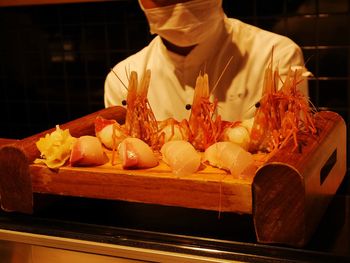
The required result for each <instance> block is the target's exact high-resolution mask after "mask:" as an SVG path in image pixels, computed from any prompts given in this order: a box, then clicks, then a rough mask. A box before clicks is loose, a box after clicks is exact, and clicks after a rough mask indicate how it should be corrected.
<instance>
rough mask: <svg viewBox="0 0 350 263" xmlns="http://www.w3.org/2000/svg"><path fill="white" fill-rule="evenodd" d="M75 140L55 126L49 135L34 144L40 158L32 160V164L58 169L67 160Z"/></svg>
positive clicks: (65, 131) (66, 131) (68, 133)
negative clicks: (41, 164) (42, 164)
mask: <svg viewBox="0 0 350 263" xmlns="http://www.w3.org/2000/svg"><path fill="white" fill-rule="evenodd" d="M76 140H77V139H76V138H74V137H72V136H71V135H70V132H69V130H68V129H66V130H61V129H60V127H59V125H56V130H55V131H53V132H52V133H51V134H46V135H45V137H43V138H40V139H39V141H37V142H36V146H37V147H38V149H39V151H40V158H37V159H35V160H34V163H44V164H46V165H47V166H48V167H49V168H58V167H60V166H62V165H64V163H65V162H66V161H67V160H68V158H69V157H70V153H71V150H72V146H73V144H74V142H75V141H76Z"/></svg>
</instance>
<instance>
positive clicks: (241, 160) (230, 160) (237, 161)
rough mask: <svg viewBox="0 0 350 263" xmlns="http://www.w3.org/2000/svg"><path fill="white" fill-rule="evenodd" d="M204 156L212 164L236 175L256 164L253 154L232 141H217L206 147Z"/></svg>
mask: <svg viewBox="0 0 350 263" xmlns="http://www.w3.org/2000/svg"><path fill="white" fill-rule="evenodd" d="M204 158H205V160H206V161H208V162H209V164H210V165H212V166H215V167H218V168H220V169H224V170H228V171H230V173H231V174H232V175H233V176H235V177H241V175H242V172H243V171H244V170H245V169H247V168H248V167H249V166H251V165H253V164H254V159H253V155H252V154H251V153H250V152H248V151H246V150H245V149H243V148H242V147H241V146H239V145H237V144H234V143H232V142H217V143H215V144H213V145H211V146H210V147H208V148H207V149H206V151H205V152H204Z"/></svg>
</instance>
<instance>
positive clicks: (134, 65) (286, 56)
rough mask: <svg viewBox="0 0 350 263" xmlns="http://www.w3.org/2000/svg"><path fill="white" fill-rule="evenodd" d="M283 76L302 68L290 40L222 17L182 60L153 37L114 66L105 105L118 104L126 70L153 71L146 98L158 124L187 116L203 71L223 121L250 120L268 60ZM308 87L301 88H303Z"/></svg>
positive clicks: (297, 52)
mask: <svg viewBox="0 0 350 263" xmlns="http://www.w3.org/2000/svg"><path fill="white" fill-rule="evenodd" d="M272 49H274V56H273V59H274V65H278V69H279V72H280V74H281V75H282V76H283V75H285V74H286V72H287V71H288V69H289V67H291V66H295V65H300V66H303V63H304V62H303V56H302V53H301V51H300V49H299V47H298V46H297V45H296V44H295V43H294V42H292V41H291V40H290V39H288V38H286V37H283V36H280V35H277V34H274V33H271V32H267V31H264V30H261V29H259V28H257V27H254V26H251V25H247V24H245V23H242V22H241V21H239V20H236V19H228V18H226V19H225V21H224V25H223V26H221V27H220V28H218V30H217V31H215V33H214V35H212V36H210V38H209V39H208V40H207V41H206V42H205V43H203V44H200V45H198V46H197V47H195V48H194V49H193V50H192V51H191V53H190V54H189V55H187V56H186V57H183V56H179V55H176V54H174V53H171V52H169V51H167V50H166V47H165V46H164V44H163V43H162V40H161V39H160V38H159V37H158V36H157V37H155V38H154V39H153V40H152V41H151V43H150V44H149V45H148V46H147V47H145V48H144V49H143V50H141V51H140V52H138V53H136V54H134V55H133V56H131V57H129V58H127V59H126V60H124V61H122V62H120V63H119V64H117V65H116V66H115V67H114V69H113V71H114V73H110V74H109V75H108V76H107V79H106V83H105V104H106V106H111V105H122V101H123V100H125V99H126V94H127V90H126V89H125V87H124V86H123V85H122V84H121V82H120V80H118V78H117V77H116V76H115V74H117V75H118V77H119V78H120V79H121V80H122V82H123V83H124V84H125V85H127V84H128V75H129V74H130V71H136V72H137V73H138V75H139V76H140V78H141V77H142V75H143V73H144V72H145V70H146V69H150V70H151V81H150V86H149V91H148V99H149V102H150V105H151V107H152V110H153V112H154V113H155V116H156V118H157V119H158V120H163V119H166V118H169V117H173V118H175V119H177V120H182V119H184V118H188V117H189V114H190V110H188V109H187V108H186V105H191V104H192V99H193V93H194V86H195V82H196V78H197V77H198V75H199V74H203V73H207V74H208V76H209V87H210V89H211V90H212V89H214V91H213V92H212V94H211V95H212V97H215V98H216V99H218V113H219V114H220V115H221V116H222V118H223V119H224V120H229V121H234V120H242V119H246V118H250V117H252V116H253V114H254V111H255V104H256V102H258V101H259V100H260V98H261V91H262V87H263V80H264V72H265V69H266V67H267V66H268V65H269V63H270V61H271V54H272ZM301 88H302V89H306V88H307V87H306V86H305V85H304V86H303V87H301Z"/></svg>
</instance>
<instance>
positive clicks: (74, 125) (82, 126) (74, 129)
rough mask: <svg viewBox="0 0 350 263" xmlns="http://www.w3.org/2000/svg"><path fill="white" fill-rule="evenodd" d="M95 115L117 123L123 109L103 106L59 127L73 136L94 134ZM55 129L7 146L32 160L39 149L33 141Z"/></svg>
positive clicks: (123, 113)
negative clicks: (21, 152)
mask: <svg viewBox="0 0 350 263" xmlns="http://www.w3.org/2000/svg"><path fill="white" fill-rule="evenodd" d="M97 116H101V117H103V118H105V119H114V120H116V121H117V122H119V123H124V119H125V109H124V108H123V107H120V106H114V107H109V108H105V109H102V110H99V111H96V112H93V113H91V114H88V115H86V116H83V117H81V118H78V119H75V120H72V121H70V122H67V123H64V124H60V128H61V129H63V130H64V129H69V131H70V134H71V135H72V136H74V137H80V136H82V135H94V134H95V126H94V121H95V119H96V117H97ZM55 129H56V128H55V127H53V128H51V129H49V130H46V131H43V132H40V133H37V134H35V135H32V136H29V137H27V138H24V139H22V140H18V141H16V142H15V143H14V144H12V145H11V146H9V147H16V148H18V149H20V150H21V151H23V152H24V153H25V155H26V156H27V158H28V160H29V162H33V161H34V160H35V158H37V157H38V156H39V151H38V149H37V147H36V144H35V143H36V142H37V141H38V140H39V139H40V138H41V137H44V136H45V135H46V134H48V133H51V132H53V131H54V130H55Z"/></svg>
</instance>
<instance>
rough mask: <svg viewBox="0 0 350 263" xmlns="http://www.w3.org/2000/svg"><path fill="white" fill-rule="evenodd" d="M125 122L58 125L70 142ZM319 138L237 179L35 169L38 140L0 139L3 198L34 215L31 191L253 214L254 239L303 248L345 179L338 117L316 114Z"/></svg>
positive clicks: (209, 170)
mask: <svg viewBox="0 0 350 263" xmlns="http://www.w3.org/2000/svg"><path fill="white" fill-rule="evenodd" d="M98 115H100V116H102V117H104V118H108V119H112V118H113V119H116V120H117V121H118V122H120V123H122V122H123V121H124V117H125V110H124V109H123V108H121V107H112V108H108V109H103V110H100V111H98V112H95V113H92V114H90V115H87V116H84V117H82V118H79V119H77V120H74V121H71V122H69V123H66V124H63V125H60V127H61V129H67V128H68V129H69V130H70V132H71V134H72V136H75V137H79V136H82V135H88V134H91V135H92V134H94V120H95V118H96V116H98ZM316 124H317V128H318V134H317V135H315V136H311V137H305V138H302V141H303V142H304V145H303V146H302V147H301V148H300V149H298V150H297V151H293V150H292V148H293V145H292V143H291V144H290V145H287V146H286V147H284V148H282V149H281V150H279V151H278V152H277V153H276V154H275V155H273V156H272V158H270V159H269V160H268V161H265V162H264V163H261V162H259V161H258V158H257V161H256V167H255V168H252V169H251V170H249V171H245V174H242V176H241V177H240V178H234V177H232V176H231V175H230V174H228V173H227V172H225V171H223V170H220V169H217V168H213V167H210V166H204V167H203V168H202V169H201V170H200V171H199V172H197V173H196V174H193V175H190V176H182V177H177V176H174V175H173V174H172V173H171V171H170V169H169V168H168V167H167V166H166V165H165V164H164V163H163V162H162V161H161V162H160V165H158V166H157V167H154V168H151V169H143V170H123V169H122V168H121V166H120V164H116V165H111V164H110V163H108V164H105V165H103V166H98V167H70V166H65V167H61V168H60V169H58V170H51V169H49V168H47V167H46V166H44V165H39V164H33V160H34V159H35V158H37V157H38V156H39V152H38V150H37V148H36V145H35V142H36V141H38V140H39V138H41V137H43V136H45V134H47V133H51V132H52V131H53V130H54V129H51V130H48V131H44V132H42V133H39V134H36V135H33V136H31V137H28V138H25V139H23V140H9V139H0V195H1V206H2V209H3V210H5V211H17V212H22V213H32V212H33V206H34V205H35V204H33V193H41V194H54V195H68V196H78V197H88V198H101V199H111V200H124V201H130V202H141V203H151V204H158V205H170V206H179V207H186V208H195V209H204V210H215V211H218V212H232V213H240V214H251V215H252V217H253V221H254V227H255V233H256V237H257V241H258V242H261V243H277V244H284V245H289V246H294V247H302V246H304V245H306V244H307V242H308V241H309V239H310V237H311V235H312V234H313V232H314V231H315V229H316V227H317V225H318V223H319V221H320V219H321V218H322V216H323V213H324V212H325V210H326V209H327V206H328V204H329V202H330V200H331V199H332V197H333V195H334V194H335V193H336V191H337V189H338V187H339V185H340V184H341V182H342V180H343V178H344V176H345V173H346V125H345V123H344V120H343V119H342V118H341V117H340V116H339V115H338V114H336V113H334V112H329V111H324V112H319V113H317V115H316Z"/></svg>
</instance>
